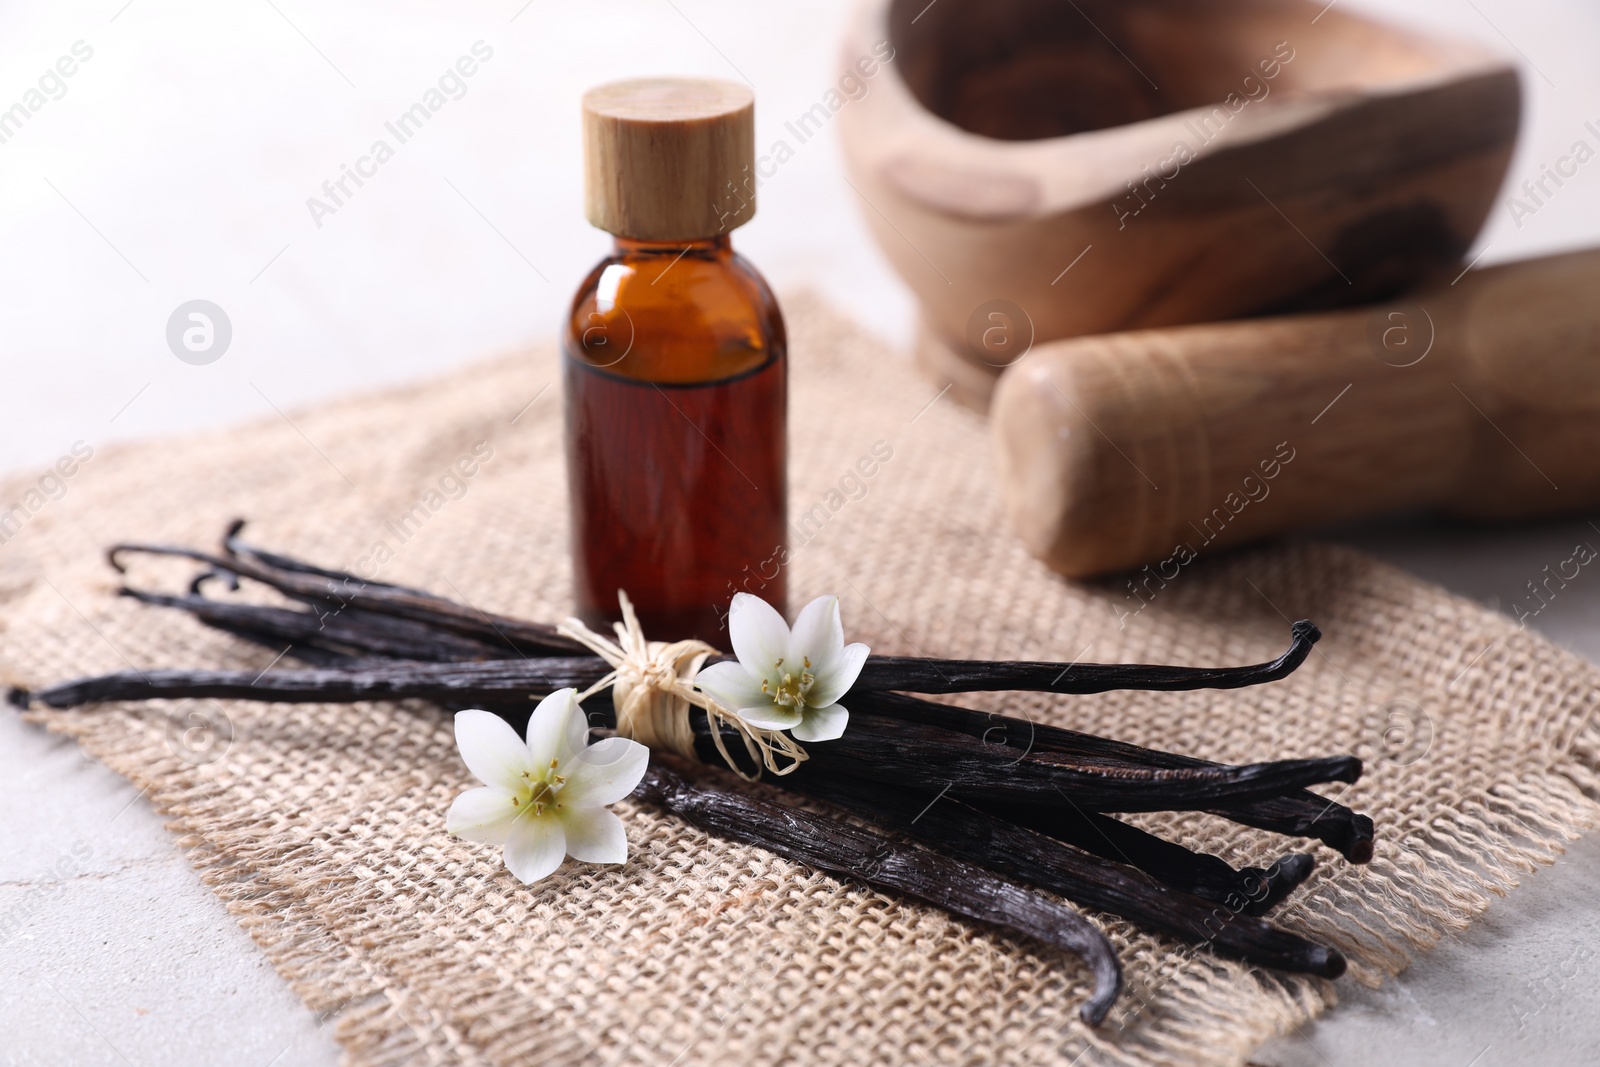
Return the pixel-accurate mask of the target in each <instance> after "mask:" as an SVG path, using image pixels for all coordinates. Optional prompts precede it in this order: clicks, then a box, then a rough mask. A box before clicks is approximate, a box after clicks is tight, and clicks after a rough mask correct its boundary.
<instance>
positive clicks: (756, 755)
mask: <svg viewBox="0 0 1600 1067" xmlns="http://www.w3.org/2000/svg"><path fill="white" fill-rule="evenodd" d="M617 602H618V603H619V604H621V605H622V621H621V622H619V623H613V624H612V625H613V628H614V629H615V630H616V634H617V639H616V640H615V641H612V640H610V639H609V638H607V637H604V636H602V635H601V634H597V633H595V632H594V631H593V630H591V629H589V627H588V626H586V625H584V623H583V622H582V621H580V620H578V619H568V620H567V621H566V622H564V623H562V624H561V625H560V626H559V627H557V632H559V633H561V634H564V635H565V636H567V637H570V638H572V639H573V640H574V641H577V642H579V643H580V644H582V645H583V646H584V647H585V648H588V649H589V650H590V651H592V652H593V653H594V654H595V655H597V656H599V657H600V658H601V659H603V660H605V661H606V662H607V663H609V664H610V665H611V671H610V673H608V674H607V675H606V676H605V677H604V678H602V679H600V680H599V681H598V682H596V683H595V684H594V685H592V686H590V687H589V688H588V689H586V690H584V691H583V692H582V693H580V694H578V699H579V700H580V701H582V700H587V699H588V698H589V697H591V696H593V695H594V694H595V693H598V692H599V691H600V690H602V689H604V688H605V687H606V686H610V687H611V704H612V707H614V708H615V709H616V712H617V734H618V735H619V736H621V737H627V738H632V739H633V740H635V741H637V742H639V743H640V744H641V745H645V746H647V747H649V748H662V749H666V750H668V751H670V752H676V753H678V754H679V755H680V756H685V757H687V758H689V759H696V758H697V757H696V755H695V750H694V727H693V726H692V725H691V724H690V721H689V709H690V708H691V707H696V708H700V709H702V710H704V711H705V713H706V719H707V720H708V721H709V722H710V724H711V740H712V742H713V743H714V744H715V745H716V746H717V752H718V753H720V754H721V756H722V759H723V761H724V762H726V763H727V765H728V767H729V769H730V770H732V771H733V773H734V774H737V775H738V776H739V777H741V778H743V779H745V780H746V781H751V782H753V781H755V780H756V779H758V778H760V777H761V768H763V767H764V768H766V769H767V770H768V771H771V772H772V773H773V774H776V775H784V774H791V773H793V772H794V770H795V769H796V768H798V767H799V766H800V764H802V763H804V762H805V761H806V759H807V758H808V757H807V756H806V750H805V749H803V748H801V747H800V745H799V743H798V742H797V741H795V740H794V738H792V737H790V736H789V735H788V734H785V733H784V732H783V731H781V730H763V729H761V728H760V727H757V726H752V725H750V724H749V723H748V722H745V721H744V719H742V718H740V717H739V715H738V713H737V712H733V711H729V710H728V709H727V708H724V707H723V706H722V705H721V704H718V703H717V702H716V701H715V700H713V699H711V697H710V696H709V695H708V694H706V693H703V692H701V691H700V690H698V689H696V688H694V687H693V685H692V684H691V683H692V682H693V681H694V677H695V675H697V674H699V673H700V668H701V667H703V666H705V662H706V659H707V658H708V657H710V656H714V655H716V654H717V649H715V648H713V647H712V646H711V645H708V644H706V643H705V642H704V641H697V640H694V639H692V638H691V639H688V640H684V641H672V642H666V641H648V640H646V639H645V636H644V628H643V627H641V626H640V625H639V616H638V615H637V614H635V612H634V610H633V602H632V601H630V600H629V599H628V594H627V593H624V592H622V591H621V590H620V589H619V590H618V591H617ZM723 726H728V727H730V728H731V729H732V730H733V731H734V732H735V733H737V734H738V735H739V737H740V739H741V740H742V741H743V742H744V747H745V751H746V752H748V753H749V755H750V759H751V760H752V761H753V762H754V763H755V764H756V768H757V769H756V772H755V773H754V774H746V773H745V772H744V771H743V770H741V769H740V768H739V765H738V764H737V763H735V762H734V761H733V755H732V753H730V752H729V751H728V748H727V744H726V743H725V742H724V740H723V737H722V727H723ZM783 761H786V762H783Z"/></svg>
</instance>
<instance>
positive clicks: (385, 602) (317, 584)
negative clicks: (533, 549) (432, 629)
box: [107, 544, 587, 655]
mask: <svg viewBox="0 0 1600 1067" xmlns="http://www.w3.org/2000/svg"><path fill="white" fill-rule="evenodd" d="M131 553H144V554H148V555H157V556H179V557H182V558H185V559H192V560H194V561H196V562H198V563H204V564H206V565H207V566H208V567H210V568H211V570H212V571H214V572H216V574H217V575H220V576H230V575H233V576H238V577H241V578H249V579H251V580H253V581H257V582H261V583H262V584H264V585H268V586H271V587H272V588H273V589H276V590H277V591H278V592H280V593H282V594H284V595H285V596H287V597H291V598H293V599H295V600H300V601H302V602H304V603H307V604H312V605H315V606H317V607H319V608H320V609H322V610H323V612H324V613H335V612H340V611H343V610H345V609H347V608H365V609H367V610H368V611H371V612H373V613H375V614H380V615H392V616H396V617H399V618H404V619H412V620H415V621H418V622H425V623H428V624H430V625H433V626H436V627H438V628H440V629H442V630H447V631H449V632H451V633H456V634H464V635H466V636H468V637H475V638H478V639H480V640H482V641H486V642H488V643H490V644H493V645H497V646H499V647H502V648H505V649H506V650H507V652H508V653H509V654H510V655H519V654H521V655H577V654H582V653H583V652H585V651H587V650H586V649H585V648H584V647H583V646H582V645H580V644H578V643H577V642H576V641H573V640H572V639H570V638H567V637H563V636H561V635H560V634H558V633H556V628H555V627H554V626H546V625H544V624H542V623H534V622H527V621H526V620H523V619H514V618H511V617H510V616H507V615H495V614H491V613H487V612H482V611H478V610H477V609H475V608H471V607H467V606H463V605H460V604H457V603H456V602H455V601H452V600H447V599H445V598H444V597H438V596H434V595H432V594H430V593H424V592H421V591H419V590H414V589H406V588H405V587H403V586H397V585H387V584H384V583H381V582H370V581H367V580H366V579H363V578H360V577H358V576H356V575H353V574H346V573H344V572H342V571H324V570H322V569H320V568H302V569H300V570H289V569H287V568H283V567H276V566H272V565H270V564H268V563H266V562H264V561H263V560H262V559H260V558H258V557H250V556H241V555H231V554H230V555H226V556H218V555H214V554H212V553H209V552H200V551H198V550H195V549H191V548H181V547H176V546H172V545H143V544H120V545H114V546H112V548H111V549H110V550H109V551H108V552H107V559H108V560H109V561H110V562H111V565H112V566H113V567H115V568H116V569H117V570H118V571H123V570H124V569H125V568H124V566H123V563H122V557H123V556H124V555H128V554H131ZM330 575H333V577H330ZM201 577H202V580H203V579H204V577H205V575H202V576H201ZM196 585H197V586H198V585H199V582H198V581H197V582H196Z"/></svg>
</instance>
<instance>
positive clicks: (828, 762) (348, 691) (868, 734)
mask: <svg viewBox="0 0 1600 1067" xmlns="http://www.w3.org/2000/svg"><path fill="white" fill-rule="evenodd" d="M607 669H608V668H607V667H606V665H605V663H604V662H603V661H602V660H600V659H598V658H595V657H586V658H573V659H567V658H560V657H549V658H543V659H535V660H526V661H522V660H518V661H509V660H491V661H487V662H483V663H459V664H456V663H451V664H424V663H413V662H405V661H397V662H395V663H393V664H384V665H377V664H374V665H372V666H369V667H366V668H363V669H360V670H355V671H340V670H329V669H320V670H294V671H283V670H274V671H268V672H266V673H264V674H257V673H252V672H249V671H164V670H151V671H144V672H128V671H124V672H119V673H118V674H114V675H107V676H103V677H101V678H93V679H84V680H81V681H79V682H72V683H67V684H66V685H62V686H55V687H52V688H50V689H47V690H43V691H41V692H38V693H35V694H32V699H34V700H37V701H39V702H40V703H42V704H45V705H48V706H51V707H69V706H73V705H76V704H82V703H87V702H90V701H96V700H149V699H156V698H163V697H166V698H179V697H212V698H233V699H242V700H276V701H287V702H302V703H309V702H323V701H330V700H345V701H351V700H383V699H402V698H423V699H429V700H438V701H444V702H450V703H454V704H456V705H457V706H459V705H460V704H461V703H464V702H475V701H482V699H483V698H484V697H488V698H490V699H491V700H494V701H496V702H498V701H501V700H505V699H508V698H509V699H510V700H512V701H516V700H517V699H518V698H519V697H526V698H531V697H533V696H535V695H543V694H545V693H548V692H551V691H552V690H555V689H559V688H564V687H567V686H573V687H575V688H586V687H587V686H589V685H592V684H593V683H594V682H595V681H598V680H599V678H600V677H601V676H602V675H603V674H604V672H605V671H606V670H607ZM811 764H812V766H814V767H815V768H816V769H818V770H822V769H824V768H826V769H828V770H829V772H830V773H839V774H848V775H852V776H854V777H860V778H867V779H871V780H875V781H883V782H894V783H899V784H901V785H907V786H912V787H919V786H922V785H925V784H927V783H928V782H930V781H933V782H939V783H949V785H950V788H951V789H952V790H953V791H954V793H955V795H957V796H961V795H967V794H969V793H970V794H972V795H974V796H982V797H985V798H992V799H997V800H1002V801H1004V800H1009V801H1012V802H1025V803H1030V804H1034V805H1038V806H1042V807H1045V808H1049V809H1061V808H1066V809H1068V810H1071V809H1072V808H1073V806H1077V807H1080V808H1083V809H1086V810H1093V811H1166V810H1179V809H1195V808H1208V807H1211V806H1213V805H1216V804H1218V803H1226V802H1229V801H1237V800H1249V799H1253V798H1257V797H1263V796H1272V795H1276V794H1278V793H1281V792H1283V791H1284V790H1287V789H1294V788H1298V787H1300V786H1302V785H1304V784H1306V783H1308V782H1326V781H1353V780H1354V779H1355V778H1356V777H1357V776H1359V774H1360V761H1359V760H1356V759H1354V758H1353V757H1348V756H1341V757H1333V758H1330V759H1320V760H1278V761H1273V762H1269V763H1257V764H1246V765H1244V766H1239V767H1228V766H1221V765H1215V764H1212V765H1206V766H1202V767H1192V768H1176V769H1168V768H1151V767H1147V766H1136V765H1130V764H1128V763H1126V762H1125V761H1119V760H1116V759H1081V758H1078V757H1076V756H1071V755H1067V754H1063V753H1056V752H1047V751H1041V752H1034V753H1027V754H1024V755H1020V756H1016V755H1013V754H1012V753H1011V752H1010V751H1008V750H1007V749H1005V748H1004V747H1002V746H999V745H983V744H981V743H980V744H976V745H974V744H972V743H970V741H969V740H968V739H967V738H966V737H965V736H964V735H962V734H959V733H954V732H952V731H948V730H943V729H940V728H938V727H933V726H927V725H924V724H920V723H909V722H897V721H894V720H887V719H882V718H878V717H876V716H872V715H866V714H858V715H857V716H855V718H854V720H853V721H852V723H851V728H850V731H849V732H848V734H847V735H846V736H845V738H842V739H840V740H839V741H835V742H831V743H829V744H826V745H816V746H813V747H812V750H811Z"/></svg>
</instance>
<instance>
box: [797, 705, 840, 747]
mask: <svg viewBox="0 0 1600 1067" xmlns="http://www.w3.org/2000/svg"><path fill="white" fill-rule="evenodd" d="M849 722H850V713H849V712H848V711H846V710H845V708H844V705H843V704H829V705H828V706H827V707H825V708H807V709H806V715H805V721H804V722H802V723H801V724H800V725H799V726H796V727H795V728H794V729H792V730H790V731H789V732H790V733H791V734H793V735H794V739H795V740H796V741H832V740H833V739H834V738H836V737H838V736H839V735H840V734H842V733H844V728H845V726H846V725H847V724H848V723H849Z"/></svg>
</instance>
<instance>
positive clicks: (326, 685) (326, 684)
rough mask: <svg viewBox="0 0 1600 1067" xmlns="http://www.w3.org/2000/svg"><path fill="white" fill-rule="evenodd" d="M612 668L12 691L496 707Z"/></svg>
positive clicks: (526, 663)
mask: <svg viewBox="0 0 1600 1067" xmlns="http://www.w3.org/2000/svg"><path fill="white" fill-rule="evenodd" d="M609 669H610V668H609V667H607V666H606V664H605V661H603V660H601V659H598V658H597V657H594V656H579V657H573V658H565V657H559V656H551V657H547V658H543V659H531V660H489V661H486V662H482V663H415V662H411V661H408V660H392V661H389V662H381V663H380V662H370V663H364V664H362V665H360V666H358V667H355V668H353V669H344V668H318V669H311V670H270V671H267V672H265V673H262V672H259V671H173V670H148V671H118V672H117V673H115V674H104V675H100V676H99V677H95V678H82V679H79V680H77V681H74V682H67V683H64V684H62V685H55V686H51V687H49V688H48V689H41V690H39V691H37V692H33V693H23V692H21V691H17V690H13V692H12V694H11V702H12V703H13V704H16V703H18V702H19V701H20V702H23V703H24V704H26V703H34V702H36V703H39V704H43V705H45V706H46V707H52V708H70V707H76V706H78V705H80V704H89V703H93V702H96V701H104V700H156V699H178V698H183V697H212V698H216V699H234V700H266V701H273V702H277V703H291V704H293V703H299V704H311V703H350V702H352V701H357V700H403V699H408V698H416V699H424V700H436V701H439V702H441V703H453V704H454V705H455V706H457V707H460V706H464V705H472V706H479V707H481V706H484V705H486V704H494V705H496V706H497V709H498V706H501V705H504V704H506V703H508V702H509V703H511V704H514V705H522V706H530V702H531V701H533V700H535V699H537V698H538V697H540V696H543V695H545V694H548V693H551V692H554V691H555V690H557V689H565V688H568V687H572V688H575V689H584V688H587V687H588V686H590V685H593V684H594V683H595V682H597V681H599V680H600V679H601V678H602V677H604V675H605V673H606V672H607V671H608V670H609Z"/></svg>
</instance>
